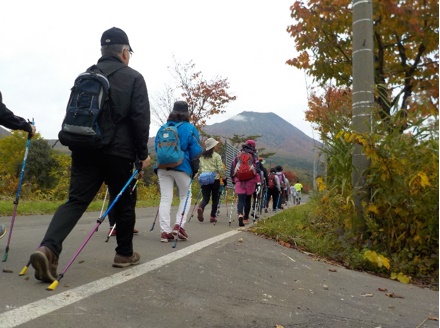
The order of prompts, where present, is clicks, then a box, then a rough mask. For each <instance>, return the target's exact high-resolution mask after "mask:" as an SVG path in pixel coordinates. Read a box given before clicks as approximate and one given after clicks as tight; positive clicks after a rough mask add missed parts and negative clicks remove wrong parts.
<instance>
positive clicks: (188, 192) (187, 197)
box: [173, 178, 194, 248]
mask: <svg viewBox="0 0 440 328" xmlns="http://www.w3.org/2000/svg"><path fill="white" fill-rule="evenodd" d="M193 180H194V178H193V179H191V181H190V182H189V187H188V191H187V193H186V199H185V204H184V205H183V211H182V216H181V217H180V223H179V229H180V228H181V227H182V221H183V217H184V216H185V210H186V204H187V203H188V199H189V195H191V186H192V183H193ZM178 239H179V233H177V236H176V240H175V241H174V245H173V248H176V246H177V240H178Z"/></svg>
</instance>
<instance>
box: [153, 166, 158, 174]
mask: <svg viewBox="0 0 440 328" xmlns="http://www.w3.org/2000/svg"><path fill="white" fill-rule="evenodd" d="M153 171H154V174H156V175H157V167H155V168H154V170H153Z"/></svg>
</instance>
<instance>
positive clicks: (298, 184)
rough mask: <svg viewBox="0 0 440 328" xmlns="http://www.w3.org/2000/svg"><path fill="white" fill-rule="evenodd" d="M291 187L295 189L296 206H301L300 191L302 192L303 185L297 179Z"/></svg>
mask: <svg viewBox="0 0 440 328" xmlns="http://www.w3.org/2000/svg"><path fill="white" fill-rule="evenodd" d="M293 186H294V187H295V189H296V205H299V204H301V191H302V190H303V185H302V184H301V182H299V179H297V180H296V183H295V184H294V185H293Z"/></svg>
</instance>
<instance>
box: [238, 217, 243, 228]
mask: <svg viewBox="0 0 440 328" xmlns="http://www.w3.org/2000/svg"><path fill="white" fill-rule="evenodd" d="M238 226H239V227H244V222H243V215H239V216H238Z"/></svg>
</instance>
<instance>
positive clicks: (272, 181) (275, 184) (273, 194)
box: [264, 167, 281, 213]
mask: <svg viewBox="0 0 440 328" xmlns="http://www.w3.org/2000/svg"><path fill="white" fill-rule="evenodd" d="M280 190H281V185H280V180H279V179H278V175H277V174H276V170H275V168H273V167H272V168H271V169H270V173H269V177H268V179H267V201H266V204H265V206H266V208H265V210H264V211H265V212H266V213H267V212H268V207H269V201H270V200H271V199H272V211H273V212H275V211H276V210H277V204H278V199H279V197H280Z"/></svg>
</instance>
